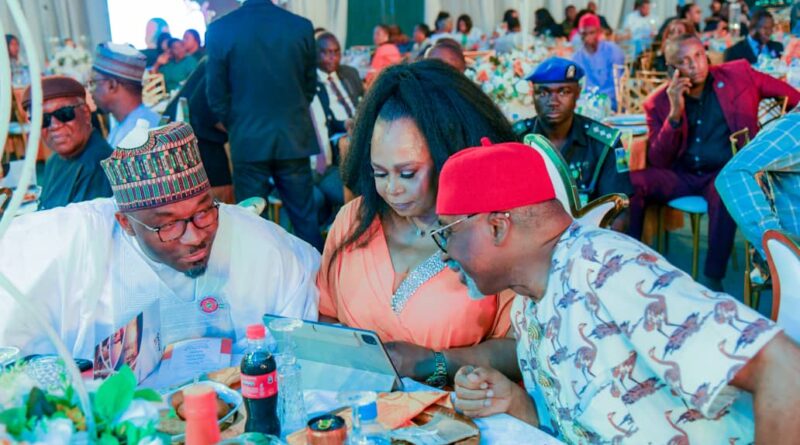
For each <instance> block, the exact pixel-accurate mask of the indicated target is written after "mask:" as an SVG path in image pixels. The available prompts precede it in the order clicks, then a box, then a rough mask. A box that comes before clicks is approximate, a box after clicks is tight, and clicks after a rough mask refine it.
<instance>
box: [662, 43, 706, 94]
mask: <svg viewBox="0 0 800 445" xmlns="http://www.w3.org/2000/svg"><path fill="white" fill-rule="evenodd" d="M664 58H665V59H666V61H667V66H668V67H670V69H675V70H678V72H679V73H680V76H681V77H685V78H687V79H689V80H690V81H691V82H692V88H693V89H694V88H702V86H703V85H705V82H706V79H707V78H708V64H709V62H708V56H707V55H706V49H705V47H704V46H703V43H702V42H701V41H700V39H699V38H697V36H696V35H694V34H683V35H680V36H678V37H674V38H672V39H670V40H668V41H667V44H666V45H665V46H664Z"/></svg>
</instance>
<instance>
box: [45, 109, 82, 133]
mask: <svg viewBox="0 0 800 445" xmlns="http://www.w3.org/2000/svg"><path fill="white" fill-rule="evenodd" d="M79 106H80V105H69V106H66V107H61V108H59V109H58V110H55V111H53V112H52V113H42V128H50V124H51V123H52V122H53V118H56V119H58V121H59V122H61V123H62V124H66V123H67V122H72V121H73V120H75V108H78V107H79Z"/></svg>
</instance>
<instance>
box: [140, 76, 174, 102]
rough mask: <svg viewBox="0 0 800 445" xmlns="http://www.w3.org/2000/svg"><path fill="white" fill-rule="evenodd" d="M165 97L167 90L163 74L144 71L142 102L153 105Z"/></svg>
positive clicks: (167, 95) (167, 93)
mask: <svg viewBox="0 0 800 445" xmlns="http://www.w3.org/2000/svg"><path fill="white" fill-rule="evenodd" d="M166 97H169V91H167V84H166V82H165V81H164V75H163V74H161V73H151V72H147V71H146V72H145V73H144V77H143V78H142V102H143V103H144V104H145V105H147V106H153V105H155V104H157V103H159V102H160V101H161V100H162V99H164V98H166Z"/></svg>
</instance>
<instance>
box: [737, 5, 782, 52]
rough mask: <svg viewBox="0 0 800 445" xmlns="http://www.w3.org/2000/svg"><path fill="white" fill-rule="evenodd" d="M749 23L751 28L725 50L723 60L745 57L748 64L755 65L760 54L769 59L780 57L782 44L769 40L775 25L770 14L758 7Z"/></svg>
mask: <svg viewBox="0 0 800 445" xmlns="http://www.w3.org/2000/svg"><path fill="white" fill-rule="evenodd" d="M750 23H751V24H752V25H753V30H752V31H751V32H750V34H748V35H747V37H745V38H744V39H742V40H740V41H739V43H737V44H735V45H733V46H731V47H730V48H728V49H726V50H725V61H726V62H730V61H732V60H739V59H745V60H747V61H748V62H750V65H755V64H756V63H757V62H758V57H759V56H760V55H765V56H767V57H769V58H770V59H777V58H779V57H781V55H782V54H783V44H782V43H780V42H775V41H773V40H770V37H771V36H772V31H773V28H774V27H775V20H774V19H773V18H772V14H770V13H769V12H767V11H766V10H763V9H759V10H758V11H756V13H755V14H753V18H752V19H751V21H750Z"/></svg>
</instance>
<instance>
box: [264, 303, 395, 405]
mask: <svg viewBox="0 0 800 445" xmlns="http://www.w3.org/2000/svg"><path fill="white" fill-rule="evenodd" d="M279 318H284V317H280V316H278V315H270V314H267V315H264V318H263V321H264V325H265V326H267V327H269V323H270V321H272V320H275V319H279ZM291 337H292V340H294V343H295V355H296V356H297V360H298V362H299V364H300V366H301V367H302V369H303V371H302V380H303V387H304V389H321V390H329V391H378V392H389V391H401V390H402V389H403V382H402V381H401V380H400V376H399V375H398V374H397V370H395V368H394V365H393V364H392V361H391V359H390V358H389V354H388V353H387V352H386V348H385V347H384V346H383V343H382V342H381V339H380V338H379V337H378V334H376V333H375V332H372V331H367V330H363V329H356V328H351V327H348V326H342V325H335V324H329V323H322V322H314V321H305V320H303V325H302V326H301V327H299V328H297V329H295V330H294V331H292V333H291Z"/></svg>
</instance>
